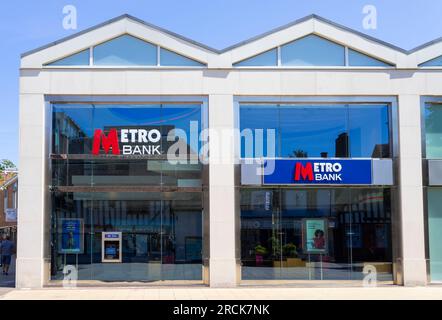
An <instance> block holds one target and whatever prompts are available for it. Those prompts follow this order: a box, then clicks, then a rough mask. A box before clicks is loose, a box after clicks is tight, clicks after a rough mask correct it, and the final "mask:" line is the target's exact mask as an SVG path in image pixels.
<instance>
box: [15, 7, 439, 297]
mask: <svg viewBox="0 0 442 320" xmlns="http://www.w3.org/2000/svg"><path fill="white" fill-rule="evenodd" d="M440 54H441V52H440V44H439V43H430V44H429V45H426V46H422V47H420V48H418V49H417V50H416V51H413V52H407V51H405V50H402V49H399V48H397V47H394V46H392V45H389V44H387V43H385V42H382V41H377V40H376V39H373V38H371V37H367V36H364V35H363V34H361V33H360V32H355V31H352V30H351V29H348V28H345V27H342V26H339V25H336V24H334V23H333V22H331V21H328V20H326V19H322V18H320V17H318V16H309V17H306V18H304V19H301V20H299V21H296V22H294V23H293V24H289V25H286V26H284V27H282V28H280V29H277V30H273V31H271V32H269V33H266V34H264V35H262V36H260V37H256V38H253V39H251V40H249V41H245V42H241V43H239V44H238V45H236V46H232V47H229V48H227V49H225V50H216V49H213V48H210V47H208V46H206V45H204V44H200V43H197V42H195V41H194V40H190V39H187V38H185V37H182V36H180V35H178V34H176V33H174V32H169V31H167V30H164V29H162V28H158V27H156V26H154V25H152V24H150V23H146V22H143V21H141V20H140V19H137V18H135V17H131V16H128V15H123V16H120V17H117V18H115V19H112V20H110V21H107V22H105V23H103V24H100V25H98V26H96V27H93V28H90V29H88V30H86V31H84V32H80V33H79V34H76V35H73V36H71V37H69V38H66V39H62V40H60V41H56V42H54V43H51V44H50V45H48V46H44V47H41V48H38V49H35V50H33V51H30V52H27V53H25V54H23V56H22V58H21V65H20V113H19V114H20V160H19V161H20V188H19V190H18V193H19V194H18V201H19V204H18V207H19V208H20V210H19V215H18V232H17V236H18V240H17V287H20V288H42V287H44V286H47V285H63V284H64V283H65V282H66V280H70V279H76V280H77V281H78V283H80V284H90V283H93V284H96V283H98V284H99V285H103V284H105V283H111V284H112V285H115V286H116V284H115V283H120V284H121V283H126V284H127V283H129V282H130V283H131V284H135V283H142V284H146V283H153V284H159V283H164V282H167V284H170V283H171V282H172V284H171V285H175V284H179V283H182V282H184V283H187V284H189V283H192V284H193V283H196V284H201V285H210V286H211V287H235V286H238V285H246V284H252V285H256V284H258V285H261V284H263V283H264V282H265V283H270V284H273V283H276V284H283V285H286V284H290V283H292V281H293V282H294V281H305V282H309V281H310V282H309V284H311V285H316V283H314V281H321V283H322V284H325V283H331V284H332V285H336V284H343V283H344V282H345V281H349V282H352V284H355V283H357V284H359V285H363V284H364V282H363V281H364V280H366V279H367V277H366V276H367V275H370V276H369V277H368V278H370V279H377V280H378V281H379V282H384V281H385V282H388V283H391V282H393V283H394V284H398V285H406V286H416V285H426V284H427V283H428V279H429V277H428V276H429V275H431V281H433V282H437V281H440V278H441V277H440V274H441V272H440V270H441V269H440V266H441V261H442V260H441V255H440V252H441V246H440V241H438V236H439V234H440V232H439V231H440V230H441V226H440V221H441V219H440V210H439V207H440V198H441V188H442V178H441V177H442V174H441V173H442V169H441V168H442V167H441V159H442V153H441V152H440V149H441V148H440V147H441V145H440V141H441V139H440V132H441V130H440V125H439V123H441V117H440V115H442V113H440V112H439V111H440V110H439V109H440V104H441V102H440V98H439V99H438V98H436V97H442V91H441V86H440V83H441V81H442V73H441V72H440V70H441V68H442V65H437V63H439V61H440V59H438V57H439V56H440ZM434 59H436V60H434ZM435 63H436V65H435ZM423 97H424V98H425V99H424V101H425V103H423V102H422V99H423ZM426 97H428V98H426ZM423 105H425V107H424V109H425V110H426V113H422V112H421V111H422V108H423ZM422 132H424V133H425V137H424V138H425V139H426V140H424V139H422V137H421V134H422ZM424 141H426V145H424V146H422V143H424ZM424 144H425V143H424ZM422 147H423V148H422ZM422 149H423V151H424V153H422ZM425 149H426V150H425ZM427 231H428V232H427ZM374 275H376V277H374ZM327 281H328V282H327ZM121 285H125V284H121Z"/></svg>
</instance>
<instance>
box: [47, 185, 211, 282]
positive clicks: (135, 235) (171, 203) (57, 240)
mask: <svg viewBox="0 0 442 320" xmlns="http://www.w3.org/2000/svg"><path fill="white" fill-rule="evenodd" d="M52 199H53V210H52V216H51V218H52V233H51V236H52V237H51V238H52V239H51V279H52V280H62V279H63V277H64V275H63V268H64V266H66V265H75V266H77V267H78V280H80V281H81V280H95V281H97V280H98V281H107V282H109V281H158V280H196V281H198V280H199V281H200V280H202V272H201V270H202V245H203V241H202V200H201V194H200V193H192V192H189V193H183V192H175V193H169V194H168V193H163V194H160V193H154V192H149V193H143V192H132V193H129V192H89V193H81V192H74V193H60V192H54V193H53V194H52ZM67 220H69V221H72V222H73V223H77V224H79V225H80V228H78V233H77V234H71V233H68V232H67V231H66V230H67V228H65V227H63V225H65V222H66V221H67ZM72 222H71V225H72ZM109 231H116V232H121V233H122V250H121V255H122V262H121V263H119V264H117V265H116V264H113V263H102V233H103V232H109ZM72 246H73V247H74V248H75V249H78V250H76V253H75V254H72V253H69V250H72Z"/></svg>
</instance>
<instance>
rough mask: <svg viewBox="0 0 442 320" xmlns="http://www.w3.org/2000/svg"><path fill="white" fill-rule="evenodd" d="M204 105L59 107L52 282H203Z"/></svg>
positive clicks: (53, 158) (54, 165) (54, 163)
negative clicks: (69, 277) (71, 273)
mask: <svg viewBox="0 0 442 320" xmlns="http://www.w3.org/2000/svg"><path fill="white" fill-rule="evenodd" d="M203 108H204V107H203V104H202V103H179V102H175V103H168V104H160V103H150V104H149V103H137V104H133V103H132V104H130V103H126V104H123V103H112V104H106V103H94V104H89V103H53V104H52V152H51V156H50V157H51V176H52V185H51V218H50V225H51V249H50V250H51V280H53V281H57V280H62V279H64V277H65V275H66V273H67V271H66V269H65V267H66V266H75V268H76V269H75V270H76V272H77V276H78V277H77V279H78V280H79V281H107V282H109V281H117V282H118V281H121V282H127V281H136V282H151V281H159V280H189V281H194V282H202V274H203V268H202V265H203V246H204V241H203V238H204V236H203V215H204V213H203V212H204V204H203V189H204V183H203V175H204V168H203V167H204V166H203V165H202V163H201V162H200V159H199V155H198V152H199V150H200V143H199V141H198V140H193V141H191V140H190V138H191V136H192V135H195V134H196V135H197V137H198V135H199V133H200V131H201V125H202V119H203V116H202V115H203V112H202V109H203ZM173 161H175V162H176V163H174V162H173Z"/></svg>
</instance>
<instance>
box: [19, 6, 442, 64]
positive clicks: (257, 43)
mask: <svg viewBox="0 0 442 320" xmlns="http://www.w3.org/2000/svg"><path fill="white" fill-rule="evenodd" d="M125 22H126V23H127V25H129V24H131V23H132V24H134V23H135V24H138V25H140V26H142V27H143V28H145V29H149V30H150V31H152V32H156V33H159V34H162V35H163V36H164V35H166V38H170V39H173V40H174V41H175V42H172V44H173V43H175V44H176V43H180V44H181V47H180V48H174V47H170V46H169V47H168V46H167V45H166V46H165V48H166V49H169V50H174V51H176V52H177V53H180V52H181V53H184V54H186V53H187V56H188V57H190V58H195V59H197V60H200V61H202V60H203V61H204V60H206V61H207V60H208V59H207V55H212V56H213V55H223V54H230V53H232V52H236V53H237V52H243V53H239V54H236V53H235V54H233V55H232V56H233V57H232V59H233V60H235V59H236V60H237V61H239V60H241V59H244V58H247V57H251V56H253V55H254V54H259V53H262V52H264V51H266V50H270V49H272V48H274V47H275V46H279V45H282V44H284V43H279V44H277V43H276V42H275V40H273V42H272V41H270V42H269V43H267V42H266V40H267V39H271V38H272V37H273V38H275V35H278V34H281V35H283V34H287V33H290V32H291V31H296V30H298V29H302V25H305V24H307V25H309V23H310V24H311V25H309V27H307V28H304V29H303V30H301V31H300V32H297V33H298V35H296V36H295V37H292V38H291V39H290V40H291V41H293V40H296V39H298V38H300V37H301V36H305V35H307V34H314V33H316V34H318V35H321V36H324V37H325V38H328V39H329V40H331V41H334V42H337V43H341V44H343V45H347V46H349V47H350V48H354V49H356V50H359V51H361V52H363V53H366V54H367V55H370V56H373V57H378V58H381V59H383V60H385V61H390V62H392V63H396V64H399V65H401V64H404V63H402V61H399V63H397V61H393V60H397V59H398V57H397V55H399V56H412V55H414V56H415V57H416V60H417V61H413V64H415V63H417V64H419V63H422V62H424V61H422V59H427V60H430V59H429V57H430V58H435V57H437V56H438V55H441V54H442V50H441V51H440V52H439V54H438V55H437V53H438V52H434V50H431V48H433V47H434V48H437V50H436V51H439V46H441V47H442V37H441V38H439V39H436V40H433V41H430V42H428V43H426V44H423V45H421V46H418V47H416V48H414V49H412V50H408V51H407V50H405V49H402V48H400V47H398V46H395V45H392V44H390V43H388V42H385V41H382V40H379V39H377V38H374V37H371V36H369V35H367V34H364V33H362V32H359V31H356V30H354V29H351V28H348V27H346V26H343V25H340V24H338V23H335V22H333V21H330V20H328V19H325V18H323V17H321V16H318V15H316V14H311V15H308V16H306V17H303V18H301V19H297V20H295V21H293V22H290V23H288V24H285V25H283V26H281V27H278V28H275V29H273V30H270V31H268V32H265V33H263V34H260V35H257V36H254V37H252V38H250V39H247V40H244V41H241V42H239V43H237V44H234V45H232V46H229V47H227V48H224V49H221V50H218V49H215V48H212V47H210V46H207V45H205V44H202V43H200V42H197V41H195V40H192V39H189V38H186V37H184V36H182V35H180V34H177V33H175V32H171V31H169V30H166V29H164V28H161V27H158V26H156V25H153V24H151V23H148V22H145V21H143V20H141V19H138V18H136V17H133V16H131V15H129V14H123V15H121V16H118V17H116V18H113V19H110V20H108V21H106V22H103V23H100V24H98V25H96V26H93V27H91V28H88V29H85V30H83V31H80V32H78V33H76V34H73V35H71V36H68V37H65V38H62V39H60V40H57V41H54V42H52V43H49V44H47V45H44V46H42V47H39V48H36V49H33V50H30V51H27V52H25V53H23V54H22V55H21V58H22V61H23V59H26V58H29V57H32V56H33V55H38V54H40V53H42V52H43V51H46V50H50V49H52V48H54V47H60V46H63V45H64V44H66V43H69V42H72V41H75V40H76V39H78V38H80V37H82V36H86V35H88V34H90V33H93V32H98V31H99V30H100V29H103V28H108V27H109V26H110V25H113V24H115V23H125ZM125 26H126V25H125ZM127 28H129V27H126V29H127ZM120 29H122V28H120ZM123 29H124V28H123ZM132 30H135V31H136V32H140V29H139V28H138V29H137V28H132ZM112 31H113V35H112V37H111V38H113V37H115V36H116V35H117V34H116V33H115V32H120V33H119V35H121V34H123V33H124V31H116V30H112ZM125 32H126V33H129V32H128V31H127V30H126V31H125ZM327 32H328V33H329V34H327ZM295 33H296V32H295ZM132 34H133V33H132ZM336 34H341V38H342V39H344V40H345V39H347V40H348V39H349V37H353V39H356V40H358V41H347V43H345V42H343V41H344V40H342V41H339V39H336V37H335V35H336ZM133 35H134V36H139V37H140V38H143V36H142V35H139V34H133ZM111 38H109V37H108V38H107V39H106V38H105V37H104V36H103V35H101V38H98V39H97V38H94V41H96V42H95V43H89V44H88V45H84V46H83V49H85V48H87V47H88V46H94V45H96V44H98V43H102V42H105V41H108V40H110V39H111ZM144 38H145V37H144ZM145 40H146V41H150V42H154V43H155V41H154V40H152V39H145ZM87 41H90V40H87ZM282 41H285V43H287V42H288V38H286V39H283V40H282ZM169 43H170V41H169ZM272 43H274V44H272ZM364 43H365V45H364ZM156 44H158V45H160V46H163V44H160V43H156ZM269 45H270V46H269ZM358 45H359V46H358ZM186 46H187V47H191V48H192V50H190V51H189V52H183V49H184V51H187V50H186ZM266 46H267V47H266ZM272 46H273V47H272ZM254 47H256V48H254ZM375 47H376V48H379V49H380V50H373V49H374V48H375ZM429 48H430V49H429ZM180 49H181V50H180ZM256 49H258V50H256ZM382 49H383V50H382ZM78 50H80V48H78ZM195 50H196V51H199V53H200V54H197V55H198V56H193V54H195V53H196V51H195ZM56 51H57V53H56V54H55V55H53V54H52V55H51V57H50V58H51V59H50V60H53V59H54V58H55V57H56V56H57V55H58V58H62V57H63V55H64V56H66V55H67V53H68V52H65V51H66V50H56ZM381 51H384V52H381ZM74 52H75V51H71V52H69V53H70V54H72V53H74ZM77 52H78V51H77ZM420 52H424V54H423V55H420V54H419V53H420ZM201 54H202V55H201ZM203 56H205V57H206V59H202V57H203ZM38 60H41V59H38ZM399 60H401V59H400V58H399ZM402 60H403V59H402ZM232 62H234V61H232ZM407 65H408V66H409V63H405V64H404V66H407Z"/></svg>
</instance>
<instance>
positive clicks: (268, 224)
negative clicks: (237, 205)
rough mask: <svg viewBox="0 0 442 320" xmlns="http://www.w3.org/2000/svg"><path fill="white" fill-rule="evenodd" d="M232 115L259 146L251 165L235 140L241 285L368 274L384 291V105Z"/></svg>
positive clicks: (387, 152)
mask: <svg viewBox="0 0 442 320" xmlns="http://www.w3.org/2000/svg"><path fill="white" fill-rule="evenodd" d="M239 109H240V118H241V121H240V123H241V126H242V129H244V130H251V131H252V132H253V141H254V142H255V143H256V144H259V143H262V144H263V146H262V147H257V145H255V147H254V148H249V149H248V150H249V151H253V152H255V153H256V152H262V154H261V155H258V156H256V155H254V157H250V155H248V154H247V148H246V142H245V141H246V140H247V135H244V137H243V143H242V146H243V149H242V150H243V152H242V156H243V159H242V169H241V184H242V185H241V191H240V198H241V209H240V212H241V265H242V272H241V276H242V280H243V282H245V283H250V282H256V281H258V282H259V281H263V280H268V281H270V280H273V281H276V280H280V281H279V283H281V281H282V282H285V283H286V282H287V281H290V280H294V281H295V280H298V281H300V280H302V281H305V280H329V281H340V280H348V281H350V280H358V281H362V280H363V279H364V277H366V276H367V275H368V274H370V273H371V272H375V273H376V275H377V280H378V281H390V282H391V281H393V280H394V277H393V267H394V258H393V252H394V250H393V246H394V244H393V240H392V239H393V237H392V232H395V231H394V228H395V227H396V226H395V225H396V224H397V221H395V218H394V217H395V213H394V212H395V210H397V209H396V207H395V206H396V205H395V202H394V195H395V193H396V188H395V186H394V178H393V160H392V158H393V156H392V155H393V152H394V151H393V148H392V146H393V140H394V134H393V132H394V130H393V122H392V119H393V117H392V114H393V113H394V112H395V111H394V109H393V107H392V105H391V104H364V103H362V104H340V103H329V104H308V105H307V104H303V103H282V104H259V103H255V104H254V105H252V104H244V103H243V104H242V103H240V104H239ZM269 119H270V121H269ZM258 128H266V130H264V131H261V132H259V131H257V130H259V129H258ZM249 137H250V136H249ZM272 139H274V140H275V141H274V143H273V142H272V141H271V140H272ZM273 146H275V147H274V148H273ZM269 155H273V156H274V158H271V157H270V158H269Z"/></svg>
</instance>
